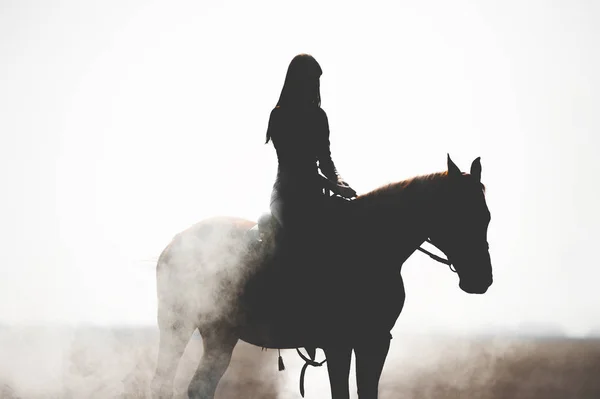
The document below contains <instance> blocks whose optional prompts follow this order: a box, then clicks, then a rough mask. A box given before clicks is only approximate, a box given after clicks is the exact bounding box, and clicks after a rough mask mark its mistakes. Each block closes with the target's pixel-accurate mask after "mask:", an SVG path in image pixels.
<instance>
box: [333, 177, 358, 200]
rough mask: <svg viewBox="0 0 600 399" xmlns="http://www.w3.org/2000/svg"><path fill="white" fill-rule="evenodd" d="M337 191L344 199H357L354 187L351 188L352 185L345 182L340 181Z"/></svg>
mask: <svg viewBox="0 0 600 399" xmlns="http://www.w3.org/2000/svg"><path fill="white" fill-rule="evenodd" d="M337 191H338V192H339V194H340V195H341V196H342V197H344V198H348V199H350V198H354V197H356V191H354V190H353V189H352V187H350V185H349V184H348V183H346V182H345V181H343V180H338V182H337Z"/></svg>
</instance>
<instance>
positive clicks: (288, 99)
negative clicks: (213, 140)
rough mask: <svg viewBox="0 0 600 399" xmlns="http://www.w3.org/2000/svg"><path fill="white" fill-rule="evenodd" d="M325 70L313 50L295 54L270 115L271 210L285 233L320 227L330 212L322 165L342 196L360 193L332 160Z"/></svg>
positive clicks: (268, 131) (268, 130)
mask: <svg viewBox="0 0 600 399" xmlns="http://www.w3.org/2000/svg"><path fill="white" fill-rule="evenodd" d="M321 74H322V70H321V67H320V65H319V63H318V62H317V61H316V60H315V59H314V58H313V57H312V56H311V55H309V54H299V55H297V56H295V57H294V58H293V59H292V61H291V62H290V65H289V67H288V70H287V75H286V77H285V82H284V84H283V89H282V90H281V95H280V97H279V101H278V102H277V105H276V107H275V108H274V109H273V110H272V111H271V115H270V118H269V126H268V129H267V139H266V142H265V143H268V142H269V141H272V142H273V145H274V147H275V150H276V152H277V159H278V164H279V165H278V169H277V178H276V180H275V183H274V185H273V191H272V193H271V213H272V214H273V215H274V217H275V218H276V219H277V221H278V222H279V224H280V226H281V227H283V228H284V230H285V232H286V235H287V234H289V233H292V234H294V233H301V234H302V233H304V232H306V230H305V229H310V230H311V231H315V230H317V229H316V226H315V225H314V224H315V223H317V222H319V221H321V220H322V219H323V216H325V214H324V212H327V211H326V203H325V201H327V197H325V196H324V195H323V179H322V177H320V176H319V173H318V169H320V170H321V173H322V174H323V175H324V176H325V177H327V179H329V180H330V181H332V182H333V183H335V184H336V185H337V187H338V190H337V191H338V192H339V193H340V195H342V196H344V197H346V198H352V197H354V196H356V192H355V191H354V190H353V189H352V188H350V186H349V185H348V183H346V182H345V181H344V180H343V179H342V178H341V176H340V175H339V173H338V171H337V169H336V167H335V165H334V163H333V160H332V159H331V151H330V148H329V144H330V143H329V122H328V119H327V114H326V113H325V111H324V110H323V109H322V108H321V95H320V82H319V79H320V77H321ZM317 162H318V169H317ZM305 237H306V236H305Z"/></svg>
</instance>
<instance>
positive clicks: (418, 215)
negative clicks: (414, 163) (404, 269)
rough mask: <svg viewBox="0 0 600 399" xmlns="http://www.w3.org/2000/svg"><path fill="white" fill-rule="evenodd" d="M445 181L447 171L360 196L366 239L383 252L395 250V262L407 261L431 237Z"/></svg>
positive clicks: (360, 208) (358, 202)
mask: <svg viewBox="0 0 600 399" xmlns="http://www.w3.org/2000/svg"><path fill="white" fill-rule="evenodd" d="M445 182H446V179H445V174H444V173H440V174H434V175H430V176H426V177H422V178H416V179H412V180H410V181H403V182H400V183H396V184H391V185H388V186H385V187H382V188H380V189H377V190H374V191H372V192H371V193H368V194H366V195H364V196H362V197H359V198H358V199H357V200H356V201H357V205H358V212H359V213H361V214H362V217H360V216H359V219H360V220H362V221H364V223H365V224H366V225H365V226H364V227H365V228H364V230H363V232H364V239H366V240H369V241H371V242H372V243H373V245H375V246H379V250H381V251H384V252H387V251H393V253H394V258H395V262H398V261H400V263H399V264H400V265H401V264H402V263H404V261H406V259H408V257H409V256H410V255H411V254H412V253H413V252H414V251H415V250H416V249H417V247H419V246H420V245H421V244H422V243H423V242H424V241H425V240H426V239H427V238H428V236H429V234H430V230H431V226H432V219H433V214H434V210H435V208H436V207H437V204H438V203H439V202H440V201H441V200H443V192H444V187H445V186H446V185H445ZM378 243H379V245H378Z"/></svg>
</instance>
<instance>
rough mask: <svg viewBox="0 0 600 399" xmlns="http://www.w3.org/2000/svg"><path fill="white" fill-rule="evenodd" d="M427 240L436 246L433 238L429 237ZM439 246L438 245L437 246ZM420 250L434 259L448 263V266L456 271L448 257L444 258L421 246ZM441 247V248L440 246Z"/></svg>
mask: <svg viewBox="0 0 600 399" xmlns="http://www.w3.org/2000/svg"><path fill="white" fill-rule="evenodd" d="M427 242H428V243H430V244H431V245H433V246H434V247H435V244H434V243H432V242H431V240H430V239H429V238H428V239H427ZM436 248H437V247H436ZM417 249H418V250H419V251H421V252H423V253H424V254H427V255H429V257H430V258H431V259H433V260H436V261H438V262H440V263H443V264H445V265H448V267H449V268H450V270H452V271H453V272H454V273H456V269H455V268H454V267H453V266H452V262H450V261H449V260H448V259H444V258H442V257H441V256H437V255H436V254H433V253H431V252H429V251H428V250H426V249H423V248H421V247H418V248H417ZM438 249H439V248H438Z"/></svg>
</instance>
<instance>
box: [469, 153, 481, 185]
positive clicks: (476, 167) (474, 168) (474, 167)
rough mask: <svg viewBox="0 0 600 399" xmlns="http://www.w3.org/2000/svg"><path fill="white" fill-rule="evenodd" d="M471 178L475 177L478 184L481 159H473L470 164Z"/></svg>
mask: <svg viewBox="0 0 600 399" xmlns="http://www.w3.org/2000/svg"><path fill="white" fill-rule="evenodd" d="M471 176H473V177H475V178H476V179H477V181H478V182H481V157H477V158H475V160H474V161H473V163H472V164H471Z"/></svg>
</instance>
